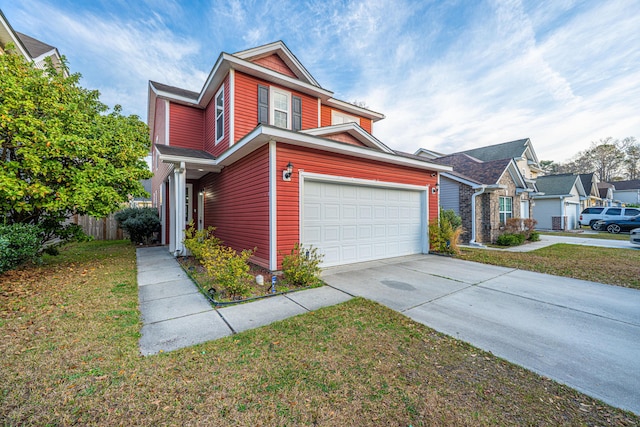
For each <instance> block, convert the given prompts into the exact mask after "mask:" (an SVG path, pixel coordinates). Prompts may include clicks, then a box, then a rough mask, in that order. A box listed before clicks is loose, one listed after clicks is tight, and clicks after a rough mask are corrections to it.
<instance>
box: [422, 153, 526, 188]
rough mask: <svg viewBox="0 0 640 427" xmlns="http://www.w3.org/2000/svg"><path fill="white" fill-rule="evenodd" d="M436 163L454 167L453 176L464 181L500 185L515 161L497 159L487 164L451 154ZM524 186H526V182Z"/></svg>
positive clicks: (468, 156)
mask: <svg viewBox="0 0 640 427" xmlns="http://www.w3.org/2000/svg"><path fill="white" fill-rule="evenodd" d="M434 161H435V162H438V163H441V164H443V165H448V166H452V167H453V175H459V176H460V177H461V178H463V179H467V180H471V181H473V182H476V183H478V184H484V185H494V184H498V182H499V181H500V178H502V176H503V175H504V173H505V172H506V171H507V168H508V167H509V166H511V165H512V163H513V159H497V160H491V161H486V162H485V161H482V160H479V159H477V158H474V157H472V156H470V155H468V154H465V153H455V154H450V155H448V156H443V157H439V158H437V159H435V160H434ZM516 170H517V168H516ZM515 180H516V179H514V181H515ZM522 184H523V186H524V182H522Z"/></svg>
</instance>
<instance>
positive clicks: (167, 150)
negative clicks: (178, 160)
mask: <svg viewBox="0 0 640 427" xmlns="http://www.w3.org/2000/svg"><path fill="white" fill-rule="evenodd" d="M155 147H156V149H157V150H158V151H159V152H160V154H165V155H167V156H179V157H193V158H196V159H210V160H215V159H216V158H215V156H213V155H211V154H209V153H207V152H206V151H202V150H194V149H191V148H181V147H172V146H170V145H162V144H156V146H155Z"/></svg>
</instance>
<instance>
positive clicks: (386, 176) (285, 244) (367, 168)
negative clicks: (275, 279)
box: [276, 143, 438, 266]
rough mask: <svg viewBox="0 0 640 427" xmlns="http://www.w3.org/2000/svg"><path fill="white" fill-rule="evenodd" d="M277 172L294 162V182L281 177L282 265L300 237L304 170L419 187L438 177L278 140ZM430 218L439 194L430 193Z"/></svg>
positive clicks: (279, 240)
mask: <svg viewBox="0 0 640 427" xmlns="http://www.w3.org/2000/svg"><path fill="white" fill-rule="evenodd" d="M276 159H277V160H276V165H277V167H276V169H277V170H276V173H281V170H282V169H284V168H285V166H286V165H287V163H288V162H291V163H293V165H294V173H293V176H292V179H291V181H290V182H285V181H282V179H277V184H276V186H277V188H276V194H277V205H278V213H277V227H278V230H277V231H278V242H277V250H278V266H280V265H281V262H282V256H283V254H286V253H288V252H289V251H290V250H291V248H292V247H293V245H294V244H295V243H296V242H298V240H299V238H300V207H299V203H300V187H299V180H300V172H301V170H304V171H305V172H309V173H318V174H323V175H333V176H341V177H348V178H358V179H366V180H378V181H383V182H394V183H398V184H410V185H418V186H426V185H430V186H434V185H435V184H436V182H437V177H432V176H431V173H432V171H427V170H421V169H416V168H410V167H406V166H397V165H391V164H388V163H382V162H377V161H371V160H364V159H359V158H357V157H351V156H344V155H338V154H332V153H328V152H323V151H320V150H313V149H309V148H302V147H296V146H293V145H290V144H284V143H278V145H277V151H276ZM428 197H429V212H428V215H429V218H435V217H436V216H437V214H438V198H437V194H431V192H429V194H428Z"/></svg>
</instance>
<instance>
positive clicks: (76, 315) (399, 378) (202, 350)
mask: <svg viewBox="0 0 640 427" xmlns="http://www.w3.org/2000/svg"><path fill="white" fill-rule="evenodd" d="M140 327H141V323H140V319H139V311H138V297H137V285H136V273H135V248H134V247H133V246H130V245H129V244H128V243H126V242H106V243H104V242H91V243H85V244H75V245H72V246H69V247H67V248H66V249H64V250H63V251H62V253H61V255H60V256H59V257H55V258H51V257H46V258H45V260H44V263H43V265H41V266H33V267H29V268H25V269H22V270H19V271H14V272H9V273H7V274H5V275H2V276H0V334H1V335H2V337H3V338H2V340H1V341H0V354H2V362H1V363H0V378H2V385H1V388H0V390H1V392H0V402H1V404H0V419H2V420H3V424H4V425H38V426H45V425H100V426H111V425H113V426H116V425H153V426H155V425H178V426H182V425H198V426H200V425H212V426H213V425H216V426H219V425H225V426H226V425H238V426H248V425H251V426H253V425H290V426H294V425H295V426H297V425H310V426H313V425H328V426H381V425H383V426H387V425H393V426H409V425H411V426H422V425H442V426H450V425H454V426H455V425H473V426H476V425H486V426H493V425H638V424H640V418H639V417H637V416H635V415H632V414H630V413H627V412H623V411H620V410H617V409H614V408H611V407H609V406H607V405H605V404H603V403H601V402H598V401H596V400H594V399H592V398H589V397H587V396H585V395H583V394H581V393H578V392H577V391H574V390H572V389H570V388H568V387H566V386H562V385H559V384H557V383H555V382H553V381H550V380H549V379H546V378H543V377H540V376H538V375H536V374H533V373H532V372H529V371H527V370H525V369H522V368H520V367H517V366H514V365H512V364H510V363H507V362H505V361H504V360H501V359H499V358H496V357H494V356H493V355H491V354H489V353H485V352H482V351H480V350H478V349H476V348H474V347H472V346H470V345H468V344H465V343H462V342H460V341H457V340H455V339H453V338H450V337H446V336H444V335H441V334H439V333H437V332H435V331H433V330H431V329H429V328H427V327H425V326H423V325H420V324H417V323H415V322H413V321H411V320H410V319H408V318H406V317H404V316H402V315H400V314H399V313H396V312H394V311H392V310H389V309H387V308H385V307H383V306H381V305H378V304H376V303H373V302H370V301H366V300H363V299H354V300H352V301H350V302H347V303H345V304H342V305H338V306H334V307H328V308H325V309H322V310H318V311H315V312H311V313H309V314H305V315H302V316H298V317H294V318H291V319H287V320H285V321H282V322H278V323H275V324H273V325H271V326H268V327H263V328H259V329H256V330H252V331H248V332H245V333H241V334H238V335H235V336H232V337H228V338H225V339H221V340H217V341H212V342H208V343H205V344H202V345H198V346H194V347H190V348H186V349H182V350H179V351H175V352H171V353H163V354H160V355H157V356H150V357H142V356H140V354H139V350H138V339H139V336H140Z"/></svg>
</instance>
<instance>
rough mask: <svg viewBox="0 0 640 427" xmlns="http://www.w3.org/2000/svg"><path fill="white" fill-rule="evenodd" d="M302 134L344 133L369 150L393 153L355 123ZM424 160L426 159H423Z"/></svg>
mask: <svg viewBox="0 0 640 427" xmlns="http://www.w3.org/2000/svg"><path fill="white" fill-rule="evenodd" d="M300 132H302V133H307V134H309V135H314V136H322V137H327V136H331V135H336V134H341V133H346V134H349V135H351V136H352V137H353V138H355V139H356V140H358V141H360V142H361V143H362V144H363V145H364V146H366V147H369V148H377V149H379V150H381V151H384V152H386V153H393V152H394V151H393V150H392V149H390V148H389V147H387V146H386V145H385V144H383V143H382V142H381V141H380V140H379V139H378V138H376V137H374V136H373V135H371V134H370V133H369V132H367V131H366V130H364V129H362V127H360V125H359V124H357V123H355V122H349V123H342V124H339V125H332V126H324V127H321V128H313V129H304V130H301V131H300ZM424 160H426V159H424Z"/></svg>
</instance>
